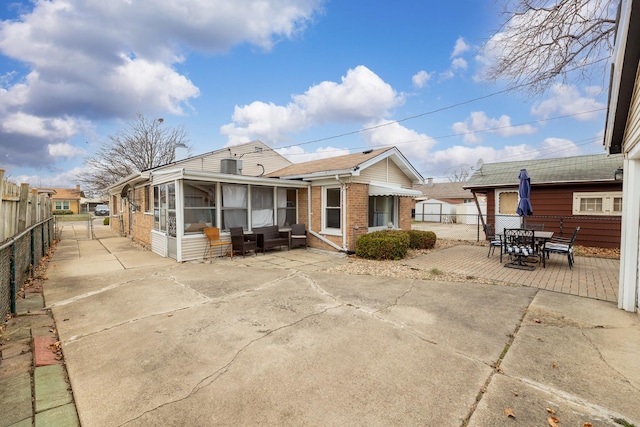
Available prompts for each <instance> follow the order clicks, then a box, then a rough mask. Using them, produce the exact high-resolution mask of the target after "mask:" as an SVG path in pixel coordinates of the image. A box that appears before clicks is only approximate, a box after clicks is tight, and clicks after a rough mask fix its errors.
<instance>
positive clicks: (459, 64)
mask: <svg viewBox="0 0 640 427" xmlns="http://www.w3.org/2000/svg"><path fill="white" fill-rule="evenodd" d="M451 69H452V70H466V69H467V61H465V60H464V59H462V58H455V59H454V60H453V61H451Z"/></svg>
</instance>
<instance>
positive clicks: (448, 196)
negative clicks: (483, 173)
mask: <svg viewBox="0 0 640 427" xmlns="http://www.w3.org/2000/svg"><path fill="white" fill-rule="evenodd" d="M464 184H465V181H458V182H433V180H432V178H427V183H426V184H421V185H416V186H415V187H413V189H414V190H419V191H420V192H422V195H423V196H424V197H425V200H426V199H438V200H439V201H441V202H444V203H448V204H450V205H459V204H461V203H469V202H473V201H474V199H473V193H471V191H470V190H468V189H466V188H464Z"/></svg>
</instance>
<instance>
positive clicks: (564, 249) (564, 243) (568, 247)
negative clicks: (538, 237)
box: [544, 227, 580, 270]
mask: <svg viewBox="0 0 640 427" xmlns="http://www.w3.org/2000/svg"><path fill="white" fill-rule="evenodd" d="M578 231H580V227H576V229H575V230H574V231H573V235H572V236H571V237H570V238H567V237H555V236H554V237H552V238H551V240H550V241H549V242H547V244H546V245H545V247H544V252H545V253H546V254H547V258H549V254H551V253H552V252H553V253H555V254H561V255H566V256H567V260H568V261H569V270H571V269H572V268H573V264H574V262H575V260H574V258H573V243H574V242H575V240H576V236H577V235H578Z"/></svg>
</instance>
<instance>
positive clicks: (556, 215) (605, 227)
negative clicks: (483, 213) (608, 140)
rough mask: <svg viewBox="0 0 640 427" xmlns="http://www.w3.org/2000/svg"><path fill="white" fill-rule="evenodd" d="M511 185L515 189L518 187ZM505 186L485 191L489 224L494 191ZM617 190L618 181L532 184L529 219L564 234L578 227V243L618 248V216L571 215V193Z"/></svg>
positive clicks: (619, 221) (491, 215) (619, 227)
mask: <svg viewBox="0 0 640 427" xmlns="http://www.w3.org/2000/svg"><path fill="white" fill-rule="evenodd" d="M612 173H613V171H612ZM510 189H512V190H514V191H517V187H512V188H510ZM504 190H509V188H500V189H497V190H493V189H492V190H490V191H489V192H488V193H487V222H489V223H490V224H495V215H496V210H495V200H496V195H495V192H496V191H504ZM619 191H622V185H621V184H620V183H617V184H616V183H606V184H585V185H579V184H573V185H554V186H533V187H532V188H531V205H532V206H533V217H532V218H531V219H530V222H534V223H544V224H545V231H553V232H554V233H555V234H556V235H560V234H561V235H562V236H564V237H569V236H571V234H572V233H573V230H574V229H575V228H576V227H580V232H579V233H578V236H577V238H576V244H577V245H582V246H592V247H601V248H620V233H621V217H620V216H601V215H598V216H588V215H573V193H583V192H619Z"/></svg>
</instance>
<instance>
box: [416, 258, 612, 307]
mask: <svg viewBox="0 0 640 427" xmlns="http://www.w3.org/2000/svg"><path fill="white" fill-rule="evenodd" d="M487 250H488V248H487V247H484V246H470V245H469V246H467V245H461V246H455V247H452V248H448V249H443V250H441V251H437V252H432V253H430V254H427V255H423V256H420V257H417V258H414V259H411V260H407V261H406V262H405V264H407V265H410V266H411V267H415V268H421V269H431V268H437V269H439V270H441V271H444V272H450V273H456V274H461V275H466V276H472V277H478V278H483V279H489V280H495V281H497V282H506V283H513V284H518V285H523V286H531V287H534V288H540V289H546V290H549V291H556V292H562V293H566V294H571V295H579V296H584V297H588V298H594V299H599V300H605V301H612V302H617V301H618V277H619V269H620V261H619V260H617V259H605V258H595V257H578V256H576V257H575V264H574V266H573V269H569V263H568V262H567V259H566V257H564V256H560V255H555V254H552V255H551V258H550V259H548V260H547V267H546V268H543V266H542V265H536V268H535V269H534V270H532V271H528V270H518V269H513V268H505V267H504V264H505V263H507V262H508V261H509V260H508V257H506V256H503V262H502V263H500V255H498V253H497V252H496V254H495V255H492V256H490V257H488V258H487Z"/></svg>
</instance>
